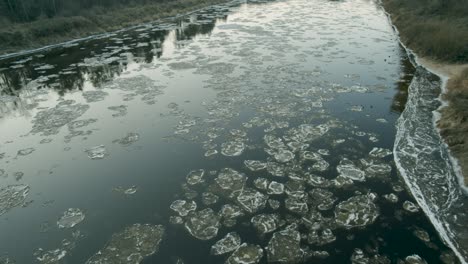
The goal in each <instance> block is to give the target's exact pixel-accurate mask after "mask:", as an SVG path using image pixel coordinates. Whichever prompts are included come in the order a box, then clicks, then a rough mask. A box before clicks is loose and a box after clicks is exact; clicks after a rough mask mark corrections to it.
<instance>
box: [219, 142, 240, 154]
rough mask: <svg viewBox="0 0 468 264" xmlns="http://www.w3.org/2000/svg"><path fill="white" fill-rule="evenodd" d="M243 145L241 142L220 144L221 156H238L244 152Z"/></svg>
mask: <svg viewBox="0 0 468 264" xmlns="http://www.w3.org/2000/svg"><path fill="white" fill-rule="evenodd" d="M244 149H245V144H244V142H242V141H239V140H236V141H228V142H225V143H223V144H221V154H223V155H224V156H228V157H236V156H240V155H241V154H242V152H244Z"/></svg>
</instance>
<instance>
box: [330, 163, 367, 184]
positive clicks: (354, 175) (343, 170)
mask: <svg viewBox="0 0 468 264" xmlns="http://www.w3.org/2000/svg"><path fill="white" fill-rule="evenodd" d="M336 170H337V171H338V173H339V174H340V176H342V177H344V178H348V179H351V180H353V181H361V182H362V181H365V180H366V177H365V173H364V171H362V170H360V169H359V168H358V167H356V165H354V163H353V162H352V161H350V160H348V159H343V160H341V161H340V164H339V165H338V166H337V167H336Z"/></svg>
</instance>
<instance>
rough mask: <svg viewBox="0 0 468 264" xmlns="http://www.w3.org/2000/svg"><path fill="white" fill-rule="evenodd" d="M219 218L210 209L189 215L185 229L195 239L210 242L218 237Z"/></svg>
mask: <svg viewBox="0 0 468 264" xmlns="http://www.w3.org/2000/svg"><path fill="white" fill-rule="evenodd" d="M219 220H220V219H219V216H218V215H217V214H215V212H214V211H213V210H212V209H211V208H206V209H204V210H201V211H198V212H193V213H191V214H190V215H189V216H188V218H187V221H186V222H185V229H186V230H187V231H188V232H189V233H190V234H191V235H192V236H194V237H195V238H197V239H200V240H210V239H212V238H214V237H216V236H217V235H218V229H219V227H220V222H219Z"/></svg>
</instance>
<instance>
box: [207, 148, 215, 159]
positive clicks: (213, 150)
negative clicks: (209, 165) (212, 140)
mask: <svg viewBox="0 0 468 264" xmlns="http://www.w3.org/2000/svg"><path fill="white" fill-rule="evenodd" d="M216 154H218V151H217V150H216V149H209V150H207V151H206V152H205V157H211V156H214V155H216Z"/></svg>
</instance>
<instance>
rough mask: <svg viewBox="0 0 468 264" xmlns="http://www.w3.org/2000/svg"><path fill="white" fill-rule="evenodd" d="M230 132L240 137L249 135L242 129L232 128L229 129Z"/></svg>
mask: <svg viewBox="0 0 468 264" xmlns="http://www.w3.org/2000/svg"><path fill="white" fill-rule="evenodd" d="M229 133H230V134H231V135H233V136H234V137H240V138H243V137H246V136H247V133H246V132H245V131H242V130H240V129H231V130H230V131H229Z"/></svg>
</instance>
